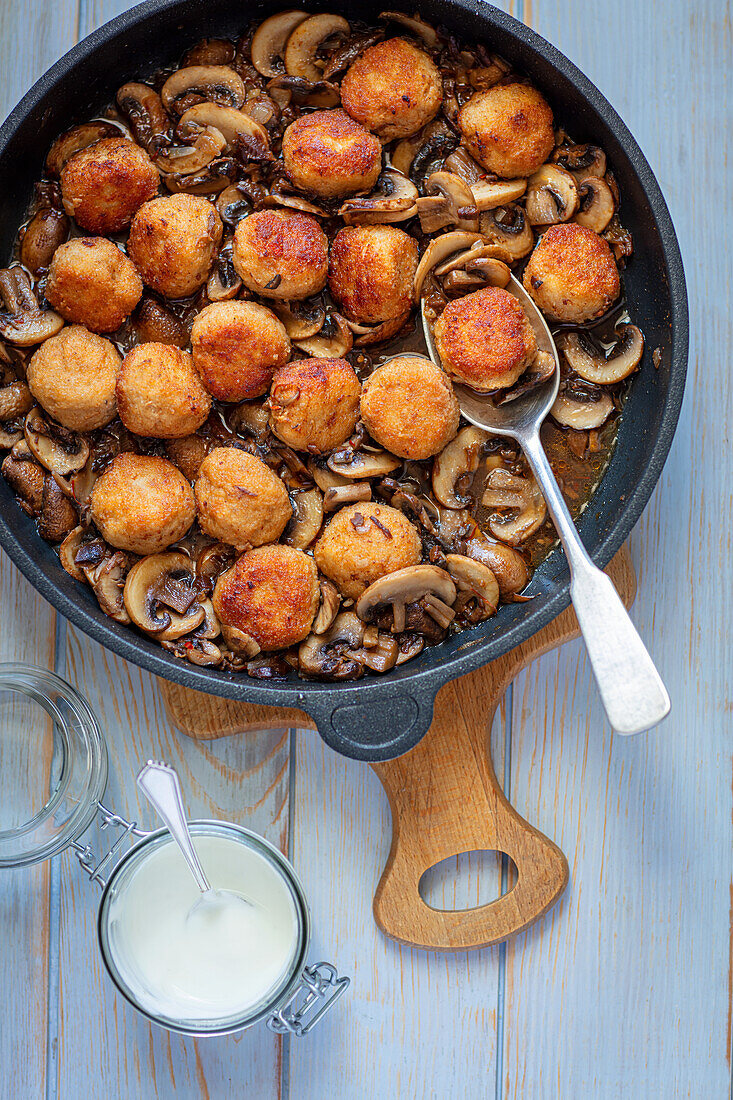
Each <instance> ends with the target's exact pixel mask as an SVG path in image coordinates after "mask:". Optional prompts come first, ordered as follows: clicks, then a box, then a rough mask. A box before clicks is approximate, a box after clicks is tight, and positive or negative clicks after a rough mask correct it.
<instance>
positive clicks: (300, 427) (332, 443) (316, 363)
mask: <svg viewBox="0 0 733 1100" xmlns="http://www.w3.org/2000/svg"><path fill="white" fill-rule="evenodd" d="M360 393H361V384H360V382H359V379H358V378H357V376H356V372H355V371H354V368H353V367H352V366H350V365H349V364H348V363H347V362H346V361H345V360H343V359H300V360H298V361H296V362H294V363H288V364H287V366H284V367H280V369H279V370H277V371H275V376H274V378H273V380H272V387H271V389H270V426H271V428H272V430H273V432H274V433H275V435H276V436H277V437H278V439H281V440H282V441H283V443H287V444H288V446H289V447H295V449H296V450H299V451H310V452H311V454H325V453H326V451H331V450H333V448H334V447H337V446H338V445H339V444H340V443H345V442H346V440H347V439H348V438H349V436H350V435H351V433H352V432H353V430H354V428H355V427H356V421H357V419H358V416H359V395H360Z"/></svg>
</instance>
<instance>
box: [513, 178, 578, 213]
mask: <svg viewBox="0 0 733 1100" xmlns="http://www.w3.org/2000/svg"><path fill="white" fill-rule="evenodd" d="M525 209H526V211H527V220H528V221H529V224H530V225H555V224H557V223H558V222H567V221H570V219H571V218H572V216H573V214H574V213H575V211H576V210H577V209H578V187H577V184H576V182H575V180H574V179H573V177H572V176H571V175H570V173H569V172H566V171H565V169H564V168H558V167H557V165H556V164H544V165H543V166H542V168H540V169H539V171H537V172H535V173H534V175H533V176H530V178H529V180H528V181H527V199H526V203H525Z"/></svg>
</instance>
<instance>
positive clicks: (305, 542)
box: [282, 488, 323, 550]
mask: <svg viewBox="0 0 733 1100" xmlns="http://www.w3.org/2000/svg"><path fill="white" fill-rule="evenodd" d="M292 501H293V518H292V519H291V520H290V522H289V523H288V525H287V527H286V528H285V532H284V534H283V537H282V541H283V542H285V543H287V545H288V546H294V547H295V549H296V550H305V549H306V548H307V547H308V546H310V544H311V543H312V542H313V540H314V538H315V537H316V535H317V534H318V532H319V531H320V529H321V524H322V523H323V497H322V496H321V492H320V489H316V488H313V489H305V490H304V491H303V492H300V493H293V495H292Z"/></svg>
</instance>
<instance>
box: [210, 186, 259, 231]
mask: <svg viewBox="0 0 733 1100" xmlns="http://www.w3.org/2000/svg"><path fill="white" fill-rule="evenodd" d="M215 205H216V209H217V210H218V212H219V217H220V218H221V220H222V221H223V222H224V223H225V224H226V225H230V226H231V227H232V229H234V228H235V226H237V225H238V224H239V222H240V221H241V220H242V218H246V216H247V215H248V214H249V213H251V211H252V202H251V200H250V198H249V196H247V195H245V194H243V193H242V191H241V190H240V189H239V187H238V186H237V184H236V183H233V184H232V185H231V186H230V187H225V188H224V190H223V191H222V193H221V194H220V195H219V196H218V197H217V200H216V203H215Z"/></svg>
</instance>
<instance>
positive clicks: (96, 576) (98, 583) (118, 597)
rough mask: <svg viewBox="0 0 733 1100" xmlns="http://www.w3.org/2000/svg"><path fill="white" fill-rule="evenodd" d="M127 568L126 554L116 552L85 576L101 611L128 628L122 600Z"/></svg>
mask: <svg viewBox="0 0 733 1100" xmlns="http://www.w3.org/2000/svg"><path fill="white" fill-rule="evenodd" d="M72 534H73V532H72ZM129 567H130V562H129V559H128V557H127V554H123V553H122V552H121V551H117V553H115V554H112V556H111V557H110V558H106V559H105V560H104V561H103V562H102V563H101V564H100V565H98V566H97V567H96V568H95V569H94V570H93V571H91V572H88V574H87V580H88V581H89V583H90V585H91V586H92V589H93V591H94V595H95V596H96V597H97V602H98V603H99V606H100V607H101V608H102V611H104V613H105V615H109V617H110V618H111V619H114V620H115V622H118V623H122V624H123V625H124V626H129V624H130V622H131V619H130V616H129V615H128V613H127V609H126V607H125V602H124V598H123V590H124V587H125V577H126V576H127V573H128V570H129Z"/></svg>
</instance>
